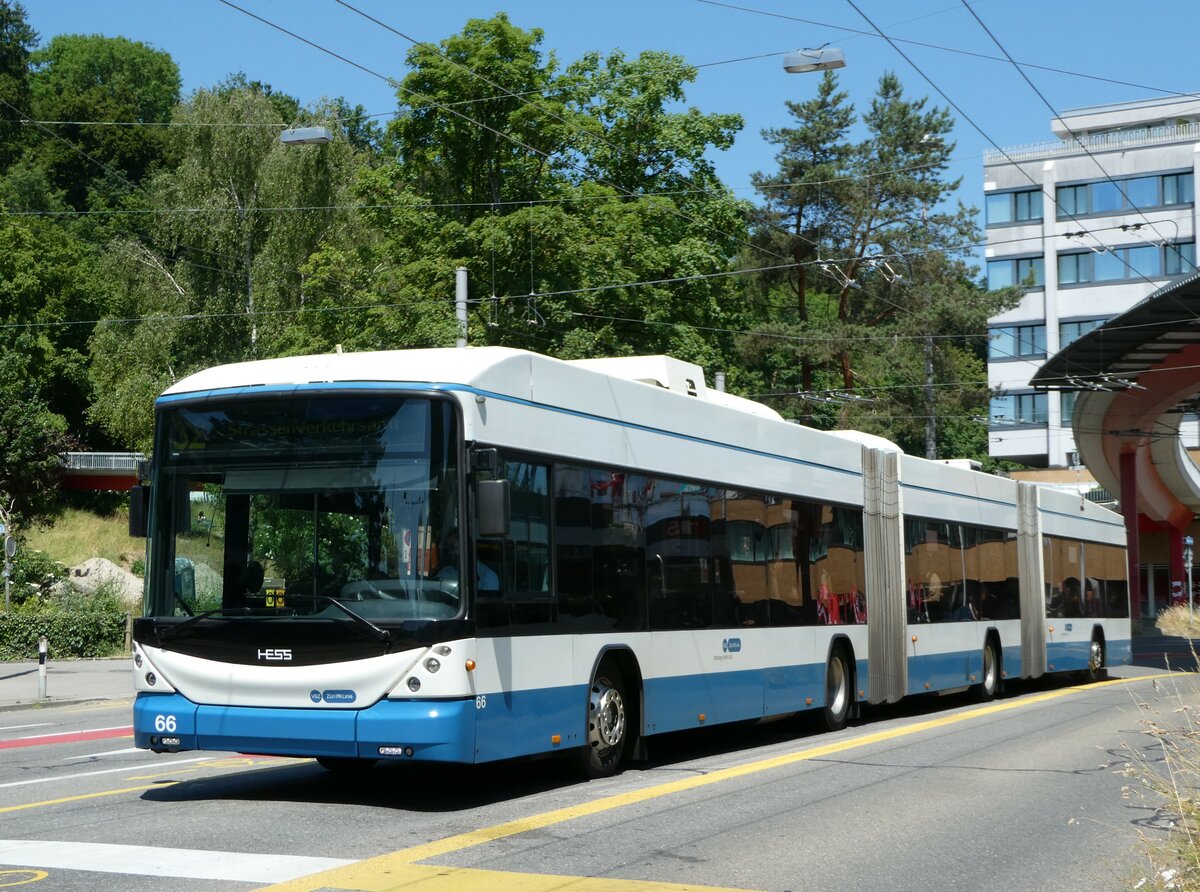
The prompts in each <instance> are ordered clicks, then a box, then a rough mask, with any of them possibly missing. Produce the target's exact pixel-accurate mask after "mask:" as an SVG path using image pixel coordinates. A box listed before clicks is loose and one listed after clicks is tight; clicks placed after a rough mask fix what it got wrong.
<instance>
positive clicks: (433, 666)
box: [425, 657, 442, 673]
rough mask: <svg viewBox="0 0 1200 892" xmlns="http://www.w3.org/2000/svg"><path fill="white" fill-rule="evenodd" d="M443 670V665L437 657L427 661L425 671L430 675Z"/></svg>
mask: <svg viewBox="0 0 1200 892" xmlns="http://www.w3.org/2000/svg"><path fill="white" fill-rule="evenodd" d="M441 668H442V663H441V661H440V660H439V659H438V658H437V657H430V658H429V659H428V660H426V661H425V669H426V671H428V672H430V673H433V672H437V671H438V670H439V669H441Z"/></svg>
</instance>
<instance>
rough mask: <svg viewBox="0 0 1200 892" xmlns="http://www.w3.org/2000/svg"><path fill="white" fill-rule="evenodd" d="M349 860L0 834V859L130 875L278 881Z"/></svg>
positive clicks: (9, 862) (12, 863) (14, 863)
mask: <svg viewBox="0 0 1200 892" xmlns="http://www.w3.org/2000/svg"><path fill="white" fill-rule="evenodd" d="M353 863H354V862H353V861H350V860H345V859H342V858H313V857H309V856H306V855H256V854H250V853H247V852H211V851H204V850H201V849H168V848H159V847H157V846H126V845H110V844H107V843H96V842H53V841H42V840H29V839H0V864H5V865H10V866H14V867H37V868H42V869H45V868H55V869H58V870H90V871H95V872H97V873H122V874H127V875H130V876H154V877H181V878H186V879H196V880H229V881H231V882H243V883H281V882H283V881H284V880H292V879H295V878H296V877H302V876H306V875H307V874H310V873H316V872H318V871H321V870H331V869H332V868H335V867H344V866H346V865H347V864H353Z"/></svg>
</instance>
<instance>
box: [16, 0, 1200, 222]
mask: <svg viewBox="0 0 1200 892" xmlns="http://www.w3.org/2000/svg"><path fill="white" fill-rule="evenodd" d="M234 2H237V4H238V5H239V6H241V7H243V8H245V9H247V10H249V11H251V12H254V13H255V14H257V15H259V16H262V17H263V18H265V19H269V20H271V21H273V22H275V23H277V24H279V25H281V26H283V27H286V28H288V29H289V30H292V31H295V32H296V33H298V34H301V35H303V36H305V37H307V38H309V39H311V40H313V41H315V42H317V43H320V44H322V45H323V46H326V47H328V48H329V49H330V50H333V51H335V52H337V53H339V54H341V55H343V56H346V57H348V58H350V59H352V60H354V61H355V62H358V63H360V64H362V65H364V66H366V67H368V68H371V69H374V70H376V71H380V72H383V73H386V74H388V75H390V76H392V77H395V78H400V77H402V76H403V75H404V73H405V67H404V57H405V54H406V52H407V50H408V48H409V44H408V43H407V42H406V41H404V40H403V39H401V38H399V37H397V36H395V35H394V34H391V33H389V32H387V31H386V30H384V29H383V28H381V27H379V26H378V25H376V24H373V23H371V22H369V21H367V20H365V19H363V18H361V17H359V16H358V15H356V14H355V13H353V12H352V11H350V10H348V9H346V8H345V7H343V6H340V5H338V4H337V3H335V2H333V0H290V2H285V0H234ZM349 2H351V3H352V4H353V5H354V6H356V7H357V8H359V9H362V10H364V11H366V12H368V13H370V14H371V15H373V16H374V17H376V18H378V19H380V20H382V21H384V22H386V23H387V24H389V25H391V26H393V27H395V28H397V29H398V30H401V31H404V32H405V33H407V34H409V35H411V36H413V37H415V38H417V39H419V40H428V41H437V40H441V39H442V38H444V37H446V36H448V35H450V34H452V33H454V32H456V31H458V30H460V29H461V27H462V25H463V23H464V22H465V21H466V20H467V19H469V18H473V17H488V16H491V15H493V14H494V13H496V12H498V11H501V10H503V11H505V12H507V13H508V14H509V16H510V18H511V19H512V20H513V21H514V22H515V23H516V24H517V25H519V26H521V27H523V28H535V27H538V28H542V29H543V30H544V31H545V40H544V42H543V48H544V49H545V50H546V51H550V50H553V51H555V52H556V53H557V55H558V57H559V59H560V60H562V61H563V62H569V61H571V60H573V59H575V58H577V57H578V56H579V55H581V54H582V53H584V52H586V51H588V50H599V51H602V52H604V51H608V50H611V49H620V50H622V51H624V52H625V53H626V54H627V55H631V56H632V55H636V54H637V53H639V52H640V51H642V50H646V49H659V50H669V51H671V52H675V53H678V54H680V55H682V56H684V57H685V58H687V59H688V60H689V61H690V62H692V63H693V64H695V65H699V66H703V67H701V68H700V73H699V76H698V78H697V80H696V82H695V83H694V84H692V85H691V86H690V88H689V91H688V103H689V104H690V105H694V106H696V107H698V108H699V109H701V110H702V111H711V112H738V113H740V114H741V115H743V116H744V118H745V120H746V127H745V130H744V131H743V132H742V133H741V135H740V136H739V137H738V140H737V143H736V144H735V146H734V147H733V148H732V149H730V150H729V151H727V152H722V153H717V154H715V155H714V156H713V157H714V161H715V162H716V164H717V168H718V171H719V172H720V174H721V176H722V178H723V179H724V180H725V182H726V184H727V185H729V186H730V187H731V188H733V189H735V190H736V191H737V194H739V195H741V196H744V197H747V198H749V197H752V196H753V192H752V190H750V189H749V188H748V187H749V181H750V175H751V173H752V172H754V171H756V170H762V171H769V170H770V169H771V168H772V167H773V155H774V151H773V149H772V147H771V146H770V145H768V144H767V143H766V142H765V141H764V140H763V139H762V138H761V136H760V134H759V131H760V130H762V128H764V127H778V126H787V125H789V124H790V123H791V122H790V118H789V116H788V115H787V114H786V111H785V109H784V102H785V101H786V100H789V99H791V100H803V99H807V98H809V97H811V96H812V95H813V93H814V91H815V88H816V80H817V78H818V77H819V76H817V75H789V74H785V73H784V71H783V68H782V61H781V56H780V55H778V54H782V53H783V52H785V51H788V50H792V49H796V48H799V47H812V46H820V45H822V44H825V43H829V44H831V45H833V46H836V47H839V48H841V49H842V50H844V52H845V54H846V59H847V67H846V68H845V69H843V70H842V71H841V72H840V76H841V80H842V85H843V88H845V89H847V90H848V91H849V92H850V96H851V100H852V101H854V102H855V104H856V105H858V106H859V107H860V108H863V107H865V106H866V105H867V103H868V102H869V101H870V96H871V94H872V92H873V90H874V86H875V84H876V83H877V81H878V79H879V76H880V75H881V74H882V73H883V72H884V71H889V70H890V71H894V72H896V73H897V74H898V75H899V76H900V78H901V80H902V82H903V83H904V85H905V88H906V92H908V93H910V94H912V95H917V96H924V95H929V96H930V97H931V100H932V101H933V102H935V103H936V104H938V105H945V104H946V103H945V101H944V100H943V99H942V98H941V97H939V96H937V95H936V92H935V91H934V89H933V87H931V86H929V84H928V83H927V82H926V81H925V80H923V79H922V77H921V75H920V74H918V73H917V71H915V70H914V68H913V67H912V66H910V64H909V63H908V62H907V61H905V60H904V59H903V58H901V57H900V55H898V54H897V52H896V51H895V50H894V49H893V48H892V47H891V46H889V45H888V43H887V42H885V41H884V40H881V39H880V38H878V37H877V36H865V35H857V34H854V33H853V31H872V27H871V25H869V24H868V23H867V22H866V21H865V20H864V19H863V18H862V17H860V15H859V13H858V12H856V11H855V9H854V7H853V6H852V5H851V4H850V2H848V0H809V2H799V0H786V2H784V0H730V6H738V7H742V8H740V9H735V8H730V6H720V5H714V4H713V3H707V2H702V0H642V2H628V0H607V2H602V3H589V4H583V3H569V2H562V0H558V2H550V0H508V2H500V0H491V2H477V0H444V2H436V0H423V2H413V0H392V2H383V0H349ZM855 3H856V4H857V5H858V7H859V8H861V9H862V11H863V12H865V13H866V14H867V15H868V16H870V17H871V19H872V20H874V22H875V24H877V25H879V26H880V27H881V28H882V29H883V30H884V31H885V32H886V33H888V34H889V35H890V36H892V37H895V38H904V39H906V40H913V41H921V42H924V43H930V44H939V45H941V46H944V47H951V48H954V49H956V50H960V51H966V52H971V53H982V54H985V55H989V56H1002V55H1003V53H1002V52H1001V51H1000V49H999V48H998V47H997V46H996V44H995V43H993V42H992V40H991V38H990V37H988V35H987V34H986V33H985V32H984V31H983V29H982V28H981V27H980V25H979V24H978V23H977V22H976V21H975V20H974V19H973V18H972V17H971V15H970V13H969V12H968V11H967V10H966V9H965V8H964V7H963V5H962V3H961V0H959V2H955V0H907V2H904V3H897V2H894V0H855ZM25 6H26V8H27V10H28V14H29V21H30V23H31V24H32V26H33V27H34V28H35V29H36V30H37V31H38V33H39V35H40V37H41V39H42V41H43V42H45V41H48V40H49V39H50V38H51V37H53V36H54V35H55V34H62V33H88V34H91V33H99V34H105V35H109V36H116V35H120V36H124V37H128V38H130V39H133V40H140V41H143V42H145V43H148V44H150V45H152V46H154V47H156V48H157V49H161V50H165V51H167V52H169V53H170V54H171V55H172V56H173V57H174V59H175V61H176V63H177V64H178V65H179V67H180V70H181V73H182V75H183V83H184V89H185V91H191V90H193V89H196V88H198V87H204V86H210V85H212V84H214V83H216V82H217V81H219V80H221V79H222V78H224V77H225V76H227V75H228V74H229V73H230V72H234V71H244V72H245V73H246V74H247V75H248V76H249V77H250V78H251V79H256V80H262V81H265V82H267V83H270V84H271V85H272V86H273V87H274V88H275V89H277V90H282V91H284V92H287V93H290V94H292V95H295V96H297V97H299V98H300V99H301V101H302V102H305V103H308V102H312V101H315V100H317V99H318V98H320V97H321V96H323V95H329V96H333V95H341V96H344V97H345V98H346V99H347V100H349V101H350V102H351V104H354V103H361V104H362V105H363V106H364V107H365V108H366V109H367V111H368V112H376V113H386V112H390V111H393V110H394V109H395V105H396V103H395V96H394V93H393V90H392V89H391V88H390V87H389V86H388V85H387V84H386V83H385V82H383V81H382V80H379V79H376V78H374V77H371V76H370V75H368V74H365V73H363V72H361V71H359V70H357V69H355V68H353V67H352V66H350V65H348V64H346V63H345V62H342V61H338V60H336V59H334V58H332V57H330V56H327V55H325V54H323V53H321V52H319V51H317V50H315V49H312V48H311V47H308V46H305V45H304V44H302V43H300V42H298V41H296V40H294V39H292V38H289V37H287V36H285V35H283V34H280V33H279V32H277V31H274V30H272V29H271V28H269V27H267V26H265V25H263V24H262V23H260V22H257V21H255V20H253V19H251V18H249V17H248V16H246V15H244V14H243V13H241V12H239V11H237V10H235V9H232V8H230V7H229V6H226V5H223V4H222V3H220V2H219V0H103V2H99V0H25ZM972 7H973V8H974V9H975V11H976V13H977V14H978V15H979V16H980V18H982V19H983V21H984V22H985V23H986V24H987V26H988V27H989V28H990V29H991V31H992V32H993V33H994V34H995V35H996V37H997V38H998V39H999V41H1000V42H1001V44H1003V46H1004V48H1005V49H1006V50H1007V51H1008V52H1009V53H1010V54H1011V55H1012V56H1013V58H1015V59H1016V60H1018V61H1020V62H1028V63H1035V64H1038V65H1044V66H1052V67H1055V68H1060V69H1065V70H1068V71H1072V72H1078V73H1080V74H1086V75H1091V76H1093V78H1108V79H1111V80H1116V81H1123V82H1126V83H1125V84H1117V83H1110V82H1104V81H1101V80H1096V79H1090V78H1085V77H1076V76H1070V75H1065V74H1058V73H1052V72H1047V71H1043V70H1036V69H1028V70H1027V73H1028V74H1029V76H1030V78H1031V79H1032V80H1033V82H1034V84H1035V85H1036V86H1037V87H1038V89H1039V90H1040V91H1041V92H1042V93H1043V94H1044V95H1045V97H1046V99H1048V100H1049V102H1050V104H1051V105H1052V106H1054V107H1055V108H1056V109H1059V110H1061V109H1066V108H1078V107H1082V106H1089V105H1098V104H1103V103H1107V102H1118V101H1125V100H1132V99H1146V98H1155V97H1158V96H1162V95H1164V93H1163V92H1161V91H1181V92H1183V91H1187V92H1191V91H1197V92H1198V93H1200V74H1198V73H1197V71H1196V67H1195V64H1194V58H1195V56H1194V54H1195V37H1196V33H1197V26H1198V25H1200V6H1197V4H1196V3H1195V2H1194V0H1191V2H1188V0H1156V2H1154V3H1129V2H1114V0H1090V2H1067V0H1049V2H1047V0H1042V2H1033V0H974V2H972ZM749 10H757V12H752V11H749ZM763 13H770V15H768V14H763ZM781 16H793V17H803V18H805V19H808V20H811V22H817V23H821V24H811V23H802V22H798V21H793V20H789V19H787V18H782V17H781ZM833 26H842V28H838V27H833ZM846 29H850V30H846ZM901 46H902V49H903V50H904V52H905V53H906V54H908V55H909V56H910V58H911V59H912V61H913V62H915V63H916V64H917V65H918V66H920V68H921V69H922V70H924V72H925V73H926V74H927V75H928V76H929V77H930V78H931V79H932V80H933V81H934V83H936V84H937V86H938V87H940V88H941V89H942V90H943V91H945V92H946V94H947V95H948V96H949V97H950V99H952V100H953V101H954V103H956V104H957V105H958V106H959V107H960V108H961V109H962V111H964V112H965V113H966V115H968V116H970V118H972V119H973V120H974V121H975V123H976V124H978V125H979V127H980V128H981V129H982V130H983V131H984V132H986V133H987V136H988V137H989V138H990V139H991V140H993V141H994V142H995V143H996V144H998V145H999V146H1001V147H1009V146H1013V145H1019V144H1024V143H1034V142H1043V141H1047V140H1050V139H1052V138H1053V137H1052V135H1051V133H1050V130H1049V122H1050V118H1051V112H1050V110H1049V109H1048V108H1047V107H1046V105H1045V104H1044V103H1043V102H1042V100H1041V99H1040V98H1039V97H1038V96H1037V94H1036V93H1035V92H1034V91H1033V90H1032V89H1031V88H1030V86H1029V85H1028V84H1026V83H1025V82H1024V81H1023V80H1022V79H1021V77H1020V76H1019V74H1018V73H1017V72H1016V71H1015V70H1014V69H1013V68H1012V67H1011V66H1010V65H1008V64H1007V63H1005V62H996V61H991V60H986V59H980V58H974V57H970V56H966V55H963V54H962V53H955V52H949V51H947V50H943V49H934V48H928V47H920V46H913V45H911V44H902V45H901ZM767 54H772V55H767ZM764 55H765V56H766V58H757V59H753V58H746V57H754V56H764ZM735 59H744V61H736V62H735V61H729V60H735ZM711 63H725V64H711ZM1197 105H1198V106H1200V96H1198V98H1197ZM955 117H956V118H957V119H958V120H957V125H956V130H955V141H956V143H957V148H956V150H955V152H954V163H953V170H952V172H953V174H954V175H957V176H961V177H962V178H963V184H962V188H961V189H960V193H959V197H960V198H962V200H963V201H964V202H966V203H967V204H974V205H979V204H981V191H982V167H981V165H982V160H981V156H982V153H983V151H984V149H986V148H989V147H990V145H991V143H989V141H988V138H985V137H984V136H982V135H981V134H980V133H979V132H978V131H977V130H975V129H974V128H973V127H972V126H971V125H970V124H968V122H967V121H966V120H964V119H963V118H962V117H961V116H960V115H958V114H957V113H955Z"/></svg>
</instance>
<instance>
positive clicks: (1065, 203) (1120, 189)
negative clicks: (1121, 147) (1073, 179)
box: [988, 173, 1195, 223]
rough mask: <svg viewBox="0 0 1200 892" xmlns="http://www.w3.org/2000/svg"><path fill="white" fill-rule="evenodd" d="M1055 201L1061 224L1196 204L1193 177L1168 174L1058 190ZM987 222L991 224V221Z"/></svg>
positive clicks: (1183, 174)
mask: <svg viewBox="0 0 1200 892" xmlns="http://www.w3.org/2000/svg"><path fill="white" fill-rule="evenodd" d="M1056 198H1057V200H1058V213H1057V216H1058V218H1059V219H1060V220H1061V219H1062V218H1064V217H1076V216H1079V215H1081V214H1111V213H1117V212H1119V211H1129V210H1133V209H1135V208H1136V209H1143V210H1144V209H1146V208H1157V207H1170V206H1171V205H1177V204H1191V203H1192V202H1193V201H1194V200H1195V185H1194V176H1193V175H1192V174H1190V173H1169V174H1165V175H1161V176H1151V177H1128V178H1126V179H1122V180H1103V181H1101V182H1098V183H1081V184H1079V185H1076V186H1059V187H1058V191H1057V195H1056ZM988 222H989V223H990V222H991V219H990V218H989V220H988Z"/></svg>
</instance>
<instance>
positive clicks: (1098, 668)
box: [1083, 635, 1108, 681]
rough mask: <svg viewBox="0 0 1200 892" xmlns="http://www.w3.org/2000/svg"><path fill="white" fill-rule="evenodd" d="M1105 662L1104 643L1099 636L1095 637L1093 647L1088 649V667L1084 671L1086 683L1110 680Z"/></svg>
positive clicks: (1093, 637)
mask: <svg viewBox="0 0 1200 892" xmlns="http://www.w3.org/2000/svg"><path fill="white" fill-rule="evenodd" d="M1105 662H1106V660H1105V658H1104V642H1103V641H1102V640H1101V639H1100V636H1099V635H1093V636H1092V646H1091V647H1089V648H1088V667H1087V669H1085V670H1084V671H1083V679H1084V681H1104V679H1106V678H1108V667H1107V666H1106V665H1105Z"/></svg>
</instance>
